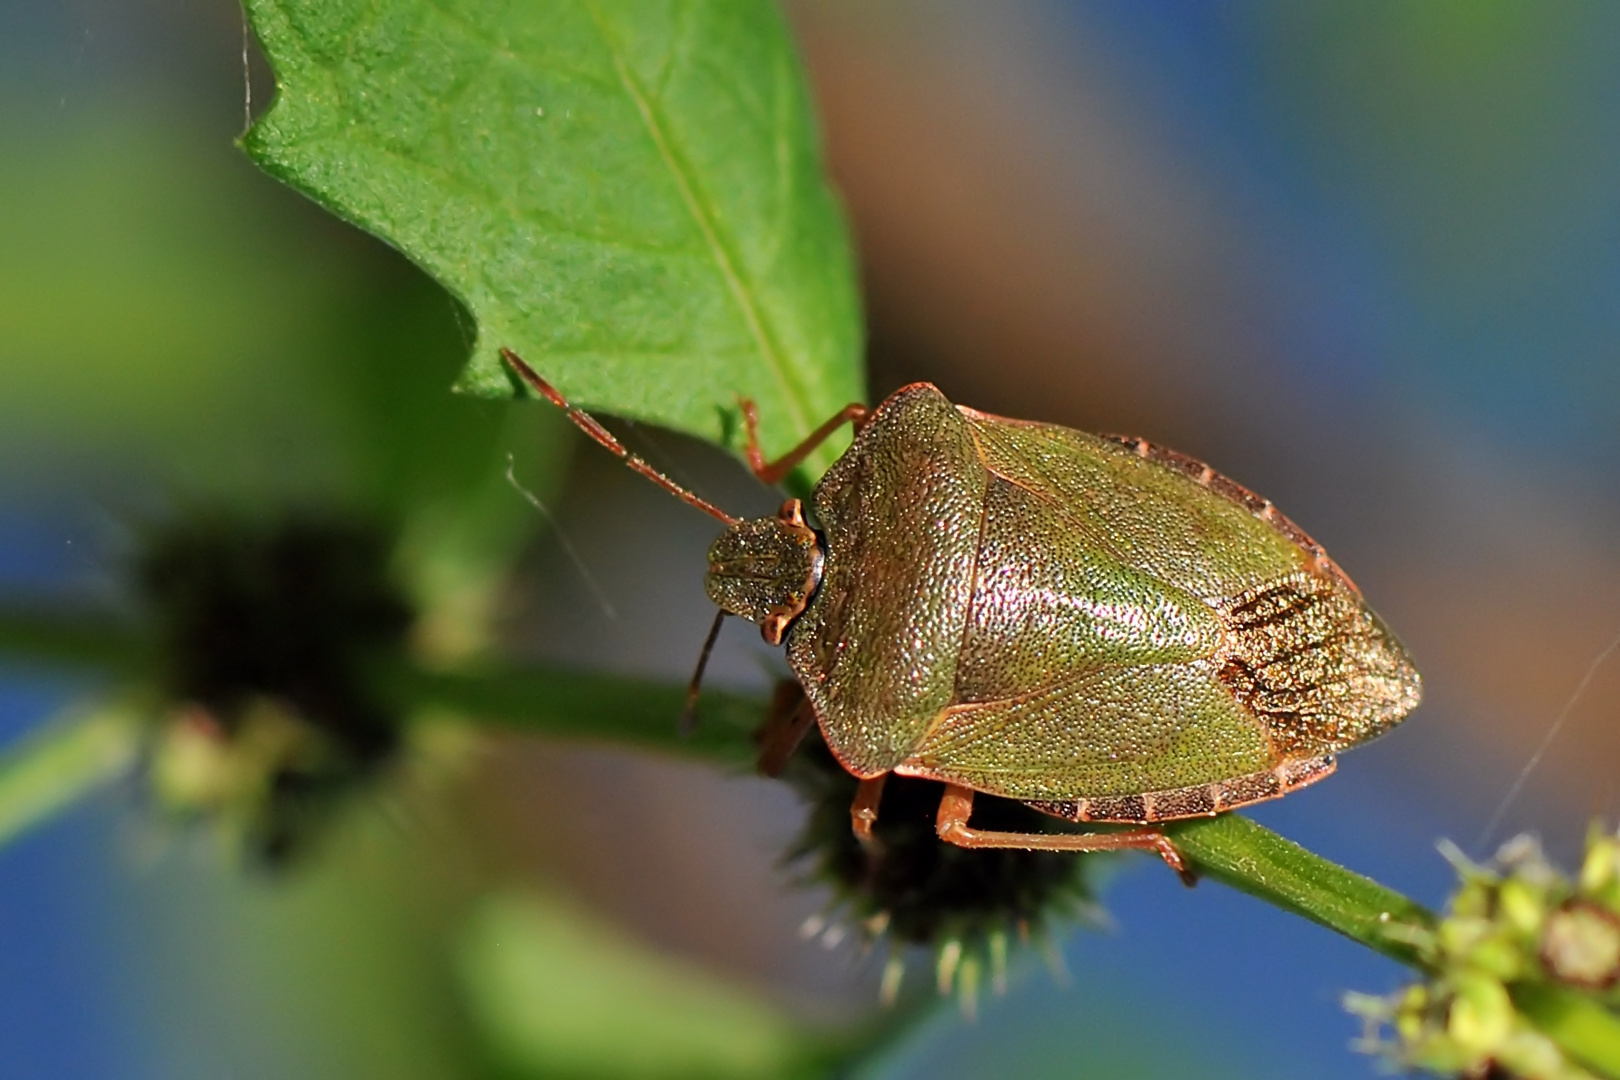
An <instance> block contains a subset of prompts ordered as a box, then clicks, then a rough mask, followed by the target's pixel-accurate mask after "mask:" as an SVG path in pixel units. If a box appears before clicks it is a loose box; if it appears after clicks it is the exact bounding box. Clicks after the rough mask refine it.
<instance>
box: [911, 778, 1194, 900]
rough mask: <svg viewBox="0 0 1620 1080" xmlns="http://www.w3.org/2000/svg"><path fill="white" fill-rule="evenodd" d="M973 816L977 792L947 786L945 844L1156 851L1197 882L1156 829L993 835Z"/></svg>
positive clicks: (940, 821)
mask: <svg viewBox="0 0 1620 1080" xmlns="http://www.w3.org/2000/svg"><path fill="white" fill-rule="evenodd" d="M972 814H973V790H972V789H971V788H965V787H959V786H957V785H956V784H947V785H945V795H944V797H943V798H941V799H940V800H939V817H938V818H937V819H936V821H935V830H936V831H937V832H938V833H939V838H940V839H941V840H944V841H947V842H948V843H952V844H956V845H957V846H958V847H966V848H1021V849H1023V850H1025V851H1127V850H1136V851H1152V852H1154V853H1156V854H1157V855H1158V856H1159V858H1161V859H1163V860H1164V861H1165V865H1167V866H1169V867H1170V869H1172V870H1174V871H1175V872H1176V874H1177V876H1179V877H1180V878H1181V880H1182V882H1183V883H1185V884H1187V885H1193V884H1194V883H1195V882H1196V878H1194V876H1193V873H1192V870H1190V869H1189V868H1188V866H1187V860H1185V859H1183V858H1182V857H1181V852H1180V851H1178V850H1176V846H1175V845H1174V844H1172V843H1171V842H1170V838H1169V837H1168V836H1165V835H1164V834H1163V833H1162V832H1158V831H1156V830H1153V829H1131V830H1130V831H1128V832H1115V833H1010V832H989V831H986V830H981V829H974V828H971V827H970V826H969V825H968V818H969V817H971V816H972Z"/></svg>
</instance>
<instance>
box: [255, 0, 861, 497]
mask: <svg viewBox="0 0 1620 1080" xmlns="http://www.w3.org/2000/svg"><path fill="white" fill-rule="evenodd" d="M248 11H249V14H250V16H251V18H252V20H253V25H254V28H255V30H256V31H257V33H258V35H259V39H260V41H261V42H262V43H263V45H264V48H265V51H266V52H267V54H268V55H269V57H270V61H271V65H272V66H273V68H274V69H275V72H276V78H277V83H278V86H279V92H278V96H277V98H276V101H275V104H274V105H273V106H272V108H271V109H270V111H269V112H268V113H267V114H266V115H265V116H264V118H263V119H262V120H260V122H259V123H258V124H257V125H255V127H254V128H253V129H252V131H250V132H249V133H248V135H247V137H246V140H245V143H246V147H247V149H248V152H249V153H250V154H251V155H252V156H253V158H254V160H255V161H257V162H258V163H259V164H260V165H262V166H263V167H264V168H265V169H266V170H267V171H269V172H270V173H272V174H273V175H275V176H277V177H279V178H281V179H283V180H285V181H286V182H287V183H289V184H291V185H292V186H294V187H296V188H298V189H299V190H301V191H303V192H305V193H306V194H308V195H309V196H311V197H312V198H314V199H316V200H317V201H319V202H320V203H322V204H323V205H325V206H326V207H328V208H329V209H331V210H332V211H333V212H335V213H337V214H339V215H341V216H343V217H345V218H347V219H349V220H350V221H353V222H355V223H356V224H358V225H360V226H361V227H362V228H365V229H368V230H370V231H371V232H374V233H376V234H377V235H378V236H380V237H382V238H384V239H385V240H387V241H388V242H389V243H391V244H393V245H395V246H396V247H398V248H399V249H400V250H401V251H403V252H405V254H406V255H408V256H409V257H410V258H412V259H414V260H415V261H416V262H418V263H419V264H421V265H422V266H423V267H424V268H426V269H427V270H428V271H429V272H430V273H431V274H433V275H434V276H435V277H436V278H437V279H438V280H439V281H440V282H442V283H443V284H444V285H445V286H446V287H448V288H449V289H450V290H451V291H452V292H453V293H455V294H456V296H457V297H459V298H460V299H461V300H462V302H463V303H464V304H465V305H466V306H467V308H468V310H470V311H471V312H472V314H473V316H474V317H475V318H476V320H477V322H478V340H477V344H476V346H475V348H474V352H473V356H472V360H471V363H470V364H469V366H468V368H467V370H466V372H465V373H464V375H463V377H462V386H463V387H464V388H466V389H469V390H473V391H475V392H478V393H483V394H489V395H501V396H506V395H510V394H511V393H512V392H513V384H512V383H511V381H510V380H509V379H508V378H507V376H506V374H505V372H504V370H503V369H502V367H501V365H500V362H499V359H498V355H497V349H498V348H500V347H502V346H506V347H510V348H512V349H515V350H516V351H517V352H519V353H520V354H522V355H523V356H524V357H525V358H526V359H527V360H528V361H529V362H530V363H531V364H532V365H533V366H534V367H535V368H536V369H537V370H539V371H540V372H541V373H542V374H543V375H545V376H547V377H548V378H550V379H551V380H552V381H554V382H555V383H556V384H557V385H558V387H559V388H560V389H561V390H563V392H564V393H566V394H569V395H570V396H572V397H573V398H575V399H576V400H578V401H579V402H580V403H581V404H584V405H590V406H596V407H599V408H603V409H606V410H608V411H611V412H615V413H618V414H621V415H625V416H630V417H634V418H637V419H642V420H647V421H651V422H654V423H658V424H661V425H664V426H666V427H670V428H674V429H677V430H681V431H685V432H688V433H691V434H694V435H697V436H699V437H702V438H706V439H709V440H711V441H726V440H730V441H731V442H732V444H733V445H736V444H737V441H738V432H737V430H736V424H735V422H734V421H735V417H736V405H737V398H738V396H739V395H740V396H745V397H751V398H753V399H754V400H755V401H756V402H757V404H758V405H759V409H760V415H761V422H762V428H761V434H762V438H763V441H764V443H765V444H766V449H767V452H769V453H777V452H781V451H783V450H785V449H787V448H788V447H790V446H791V445H793V444H794V443H796V442H797V441H798V440H800V439H802V438H803V437H804V436H805V435H807V434H808V433H809V432H810V431H811V430H813V429H814V428H815V427H816V426H817V425H818V424H819V423H820V422H821V421H822V420H824V419H826V418H827V417H828V416H830V415H832V414H833V413H834V412H836V411H837V410H838V409H839V408H841V407H842V406H843V405H845V404H847V403H848V402H849V401H851V400H856V399H858V398H860V397H861V394H862V376H861V371H860V360H859V351H860V347H861V328H860V317H859V310H858V303H857V298H856V288H855V275H854V270H853V264H852V259H851V254H850V249H849V243H848V240H847V237H846V235H845V231H844V225H843V221H842V216H841V214H840V211H839V208H838V205H837V201H836V199H835V197H834V196H833V194H832V192H831V191H830V189H829V188H828V186H827V184H826V182H825V180H824V179H823V177H822V172H821V160H820V151H819V149H818V146H817V136H816V131H815V125H814V120H813V117H812V114H811V109H810V104H809V98H808V93H807V90H806V87H805V82H804V78H803V75H802V73H801V70H800V67H799V63H798V60H797V57H796V56H795V53H794V50H793V46H792V43H791V41H790V39H789V37H788V34H787V29H786V27H785V25H784V23H783V20H782V17H781V15H780V13H779V12H778V11H777V10H776V9H775V8H774V7H773V6H772V5H770V4H768V3H764V2H760V0H689V2H680V0H664V2H661V3H652V2H640V0H638V2H634V3H631V2H608V0H597V2H589V0H552V2H540V3H525V4H488V3H476V2H472V0H441V2H437V3H428V2H426V0H399V2H392V3H379V2H376V0H249V3H248ZM838 449H839V447H838V446H837V445H829V446H827V447H824V448H823V450H822V451H821V454H820V457H819V458H818V459H817V460H816V461H815V462H813V463H814V464H821V465H823V466H824V465H825V464H827V463H828V462H830V461H831V459H832V455H833V454H834V453H836V451H837V450H838Z"/></svg>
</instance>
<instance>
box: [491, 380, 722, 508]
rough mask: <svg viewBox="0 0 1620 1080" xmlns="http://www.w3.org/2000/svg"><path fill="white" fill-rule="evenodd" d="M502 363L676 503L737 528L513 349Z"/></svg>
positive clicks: (593, 438) (712, 505)
mask: <svg viewBox="0 0 1620 1080" xmlns="http://www.w3.org/2000/svg"><path fill="white" fill-rule="evenodd" d="M501 359H502V360H505V361H506V366H507V367H509V368H511V369H512V370H513V372H515V373H516V374H517V377H518V378H520V379H522V380H523V381H524V382H526V383H528V384H529V386H530V387H532V388H533V389H534V391H535V393H537V394H539V395H540V396H541V397H543V398H545V399H546V400H547V401H549V402H551V403H552V404H553V405H555V406H557V408H559V409H561V410H562V411H563V412H565V413H567V414H568V419H570V420H572V421H573V422H574V426H575V427H577V428H579V430H581V431H583V432H584V433H585V434H586V435H589V436H590V437H591V439H592V440H593V441H595V442H596V443H597V444H598V445H600V446H601V447H603V448H604V449H605V450H607V451H608V452H609V453H611V454H613V455H614V456H616V457H617V458H618V459H619V460H620V461H622V462H624V463H625V464H626V465H628V466H629V467H630V468H631V469H634V470H635V471H636V472H638V473H640V474H641V475H642V476H645V477H646V478H647V479H648V480H651V481H652V482H653V483H655V484H657V485H658V486H659V487H661V488H663V489H664V490H665V491H667V492H669V493H670V494H671V495H674V496H675V497H676V498H677V499H680V500H681V501H682V502H684V503H686V504H687V505H688V506H693V507H696V508H697V509H699V510H702V511H703V512H704V513H705V514H708V515H709V516H710V517H712V518H714V519H715V520H717V521H719V522H721V523H722V524H725V525H735V524H737V521H738V519H737V518H734V517H732V516H731V515H730V514H728V513H726V512H725V511H724V510H721V509H720V508H719V507H718V506H715V505H714V504H713V503H711V502H709V501H708V500H706V499H704V498H702V497H700V496H698V495H697V494H695V493H693V492H691V491H688V490H687V489H686V488H684V487H682V486H681V485H679V484H677V483H676V482H675V481H673V480H671V479H670V478H669V477H667V476H665V475H664V474H663V473H661V472H659V471H658V470H657V469H655V468H653V467H652V466H651V465H649V464H647V462H646V461H644V460H642V459H641V458H640V457H638V456H636V455H635V454H632V453H631V452H630V451H629V450H626V449H625V448H624V444H623V443H621V442H619V440H618V439H616V438H614V437H613V433H612V432H611V431H609V430H608V429H607V428H605V427H603V426H602V425H601V424H600V423H598V422H597V420H596V418H595V417H593V416H592V415H591V414H590V413H588V412H586V411H584V410H583V409H580V408H578V407H577V406H575V405H572V404H570V403H569V401H568V399H567V398H565V397H563V396H562V394H561V393H559V392H558V391H557V388H556V387H554V386H552V385H551V384H550V383H548V382H546V380H544V379H542V378H541V377H540V375H539V374H538V373H537V372H536V371H535V370H534V369H533V368H532V367H530V366H529V365H528V364H527V363H525V362H524V360H523V358H522V357H521V356H519V355H518V354H517V353H515V352H513V351H512V350H511V349H502V350H501Z"/></svg>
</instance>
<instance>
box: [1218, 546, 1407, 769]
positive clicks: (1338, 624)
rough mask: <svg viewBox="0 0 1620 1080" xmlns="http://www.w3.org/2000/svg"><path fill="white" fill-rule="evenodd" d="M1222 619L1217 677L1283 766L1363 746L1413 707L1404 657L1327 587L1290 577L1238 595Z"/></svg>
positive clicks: (1369, 617)
mask: <svg viewBox="0 0 1620 1080" xmlns="http://www.w3.org/2000/svg"><path fill="white" fill-rule="evenodd" d="M1225 615H1226V619H1227V627H1228V633H1229V635H1230V642H1231V644H1230V652H1229V654H1228V657H1227V660H1226V662H1225V664H1224V665H1223V666H1222V668H1221V670H1220V679H1221V681H1222V682H1223V683H1225V684H1226V686H1227V687H1228V689H1230V690H1231V691H1232V694H1233V695H1234V696H1235V697H1236V698H1237V699H1238V701H1239V702H1240V703H1242V704H1243V705H1244V706H1246V707H1247V708H1249V709H1250V710H1251V711H1253V713H1254V714H1255V715H1256V716H1257V717H1258V718H1259V719H1260V721H1261V722H1262V723H1263V724H1265V726H1266V728H1267V730H1268V732H1269V734H1270V735H1271V739H1272V742H1273V743H1274V745H1275V746H1276V748H1277V751H1278V753H1279V754H1280V755H1282V756H1283V757H1285V758H1300V757H1313V756H1317V755H1322V754H1329V753H1334V752H1336V751H1339V750H1342V749H1344V748H1345V747H1348V746H1351V745H1353V744H1355V743H1359V742H1364V741H1365V740H1367V739H1370V738H1372V737H1373V736H1375V735H1378V734H1380V733H1381V732H1383V731H1385V730H1387V729H1388V728H1390V727H1392V726H1393V725H1394V724H1395V723H1396V722H1398V721H1399V720H1400V719H1401V717H1403V716H1405V715H1406V714H1407V713H1408V712H1410V711H1411V710H1412V709H1413V708H1415V707H1416V706H1417V703H1418V698H1419V696H1420V694H1421V685H1420V683H1419V680H1418V674H1417V670H1416V668H1414V667H1413V665H1412V662H1411V659H1410V658H1409V657H1408V656H1407V655H1406V650H1405V649H1403V648H1402V647H1401V644H1400V642H1398V641H1396V640H1395V638H1394V636H1393V635H1392V634H1390V632H1389V630H1388V629H1387V628H1386V627H1385V626H1384V624H1383V623H1382V622H1380V621H1379V619H1378V617H1377V616H1376V615H1374V614H1373V613H1372V612H1371V611H1369V610H1368V609H1367V607H1366V606H1365V605H1364V604H1362V603H1361V601H1360V598H1359V597H1358V596H1356V595H1353V594H1350V593H1347V592H1345V591H1344V590H1342V589H1338V588H1335V587H1334V584H1333V583H1332V582H1330V581H1327V580H1324V579H1322V578H1318V577H1315V576H1314V575H1310V574H1294V575H1290V576H1289V577H1287V578H1284V579H1282V580H1281V581H1276V582H1272V583H1270V584H1268V585H1264V586H1261V587H1260V588H1257V589H1251V590H1249V591H1248V592H1247V593H1244V594H1242V595H1240V596H1238V597H1237V598H1236V599H1234V600H1233V601H1232V602H1231V603H1229V604H1228V605H1226V606H1225Z"/></svg>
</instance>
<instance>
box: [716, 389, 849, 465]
mask: <svg viewBox="0 0 1620 1080" xmlns="http://www.w3.org/2000/svg"><path fill="white" fill-rule="evenodd" d="M737 407H738V408H740V409H741V410H742V415H743V427H744V429H745V430H746V431H747V433H748V448H747V452H748V467H749V468H750V469H752V470H753V473H754V475H755V476H757V477H759V480H760V483H762V484H778V483H781V481H782V478H783V477H784V476H786V475H787V474H788V473H790V472H792V471H793V468H794V466H796V465H798V464H799V462H801V461H803V460H804V459H805V458H807V457H809V456H810V454H811V453H812V452H813V451H814V450H815V448H816V447H818V446H820V445H821V444H822V443H824V442H826V441H827V439H828V438H829V437H831V435H832V433H833V432H835V431H837V430H838V429H839V428H840V427H842V426H843V425H845V424H854V425H855V430H856V431H859V430H860V429H861V425H862V424H864V423H866V418H867V416H868V415H869V414H870V413H871V411H872V410H870V409H868V408H867V407H866V406H865V405H862V404H861V403H860V402H858V401H852V402H850V403H849V404H848V405H845V406H844V407H843V408H842V409H840V410H839V411H838V412H837V414H836V415H834V416H833V418H832V419H831V420H828V421H827V422H826V423H825V424H822V425H821V426H820V427H818V428H816V430H814V431H812V432H811V433H810V436H809V437H808V438H807V439H805V440H804V441H803V442H802V443H800V444H799V445H798V446H795V447H794V448H793V449H792V450H789V451H788V452H787V453H785V454H783V455H782V456H781V457H779V458H777V459H776V460H775V461H771V462H767V461H766V460H765V453H764V451H762V450H761V449H760V447H759V409H758V408H757V407H755V405H754V402H753V401H752V399H750V398H738V399H737Z"/></svg>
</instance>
